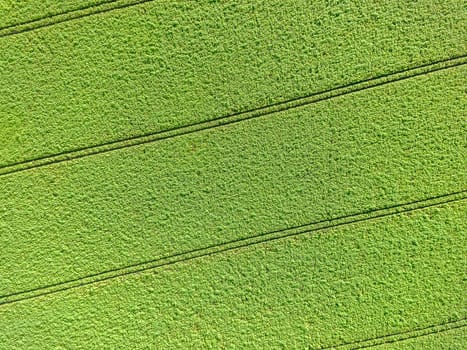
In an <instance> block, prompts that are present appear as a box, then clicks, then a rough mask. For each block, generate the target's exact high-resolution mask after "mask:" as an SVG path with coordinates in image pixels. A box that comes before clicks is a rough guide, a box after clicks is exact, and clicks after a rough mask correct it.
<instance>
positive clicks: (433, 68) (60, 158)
mask: <svg viewBox="0 0 467 350" xmlns="http://www.w3.org/2000/svg"><path fill="white" fill-rule="evenodd" d="M466 63H467V55H463V56H458V57H453V58H450V59H447V60H441V61H437V62H432V63H429V64H425V65H421V66H418V67H416V68H410V69H405V70H402V71H399V72H396V73H388V74H386V75H382V76H379V77H376V78H371V79H366V80H362V81H358V82H353V83H350V84H346V85H342V86H339V87H335V88H332V89H329V90H325V91H321V92H317V93H313V94H310V95H307V96H303V97H300V98H295V99H290V100H287V101H283V102H278V103H274V104H270V105H267V106H264V107H258V108H254V109H251V110H248V111H244V112H238V113H234V114H229V115H226V116H220V117H217V118H215V119H211V120H208V121H204V122H198V123H193V124H189V125H184V126H180V127H174V128H172V129H167V130H163V131H159V132H154V133H148V134H144V135H139V136H134V137H130V138H126V139H122V140H116V141H109V142H106V143H101V144H98V145H93V146H88V147H83V148H76V149H74V150H70V151H64V152H61V153H58V154H54V155H49V156H44V157H40V158H35V159H31V160H25V161H22V162H17V163H15V164H10V165H4V166H2V167H0V177H1V176H5V175H9V174H14V173H18V172H22V171H26V170H30V169H35V168H40V167H43V166H47V165H52V164H56V163H61V162H65V161H71V160H75V159H79V158H83V157H88V156H92V155H96V154H101V153H107V152H110V151H115V150H119V149H123V148H128V147H133V146H137V145H142V144H147V143H152V142H156V141H162V140H166V139H171V138H175V137H179V136H183V135H188V134H193V133H196V132H200V131H204V130H208V129H214V128H219V127H223V126H227V125H231V124H234V123H238V122H242V121H246V120H250V119H255V118H260V117H265V116H268V115H271V114H274V113H280V112H284V111H287V110H290V109H294V108H298V107H303V106H307V105H311V104H315V103H318V102H321V101H326V100H331V99H334V98H337V97H340V96H344V95H349V94H353V93H357V92H360V91H364V90H368V89H372V88H375V87H378V86H382V85H387V84H390V83H395V82H398V81H402V80H406V79H410V78H414V77H417V76H423V75H427V74H430V73H434V72H437V71H441V70H445V69H450V68H455V67H459V66H462V65H465V64H466Z"/></svg>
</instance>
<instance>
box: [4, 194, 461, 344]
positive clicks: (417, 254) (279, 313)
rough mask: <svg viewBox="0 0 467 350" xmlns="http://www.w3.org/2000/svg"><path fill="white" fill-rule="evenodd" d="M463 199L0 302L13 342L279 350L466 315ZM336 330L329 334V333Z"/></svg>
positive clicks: (8, 340) (6, 332) (6, 333)
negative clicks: (134, 273)
mask: <svg viewBox="0 0 467 350" xmlns="http://www.w3.org/2000/svg"><path fill="white" fill-rule="evenodd" d="M465 208H466V207H465V201H463V202H460V203H457V204H452V205H444V206H438V207H435V208H431V209H428V208H427V209H424V210H420V211H414V212H412V213H411V214H410V215H396V216H392V217H388V218H384V219H379V220H374V221H367V222H364V223H360V224H353V225H349V226H347V227H341V228H335V229H330V230H324V231H321V232H317V233H314V234H304V235H300V236H296V237H292V238H284V239H281V240H277V241H271V242H267V243H264V244H260V245H254V246H251V247H248V248H243V249H240V250H234V251H231V252H225V253H223V254H216V255H213V256H206V257H203V258H200V259H196V260H192V261H187V262H185V263H180V264H174V265H172V266H168V267H163V268H160V269H155V270H154V271H150V272H146V273H142V274H137V275H132V276H126V277H124V278H121V279H115V280H111V281H107V282H101V283H97V284H93V285H92V286H86V287H81V288H78V289H71V290H68V291H66V292H62V293H60V294H57V295H50V296H46V297H39V298H37V299H32V300H27V301H23V302H20V303H17V304H12V305H11V306H10V305H4V306H3V307H1V308H0V315H1V321H0V327H1V328H2V329H3V332H2V334H1V335H0V341H1V342H3V343H4V344H7V345H8V346H9V347H11V348H14V347H15V346H20V347H23V348H31V347H32V348H33V347H40V346H41V344H50V346H51V347H60V346H63V347H67V346H68V347H71V348H77V349H78V348H83V349H89V348H93V349H94V348H96V349H99V348H107V347H109V342H111V343H113V342H115V343H118V344H119V347H121V348H131V347H132V344H135V343H136V342H140V344H144V346H143V347H146V348H161V349H170V348H174V349H184V348H196V349H204V348H222V347H225V348H258V349H262V348H264V346H265V344H267V345H268V348H274V349H276V348H286V349H293V348H299V349H304V348H307V346H310V347H311V348H312V349H316V348H319V347H321V346H329V345H336V344H341V343H347V342H354V341H357V340H359V339H366V338H373V337H376V336H378V335H380V334H386V333H394V332H400V331H401V330H402V331H407V330H410V329H411V328H412V327H420V326H428V325H432V324H437V323H448V322H450V321H451V320H455V319H458V318H461V317H463V316H465V313H466V311H467V310H466V307H465V306H466V305H465V303H464V301H463V300H462V298H459V292H460V291H461V290H462V289H464V287H465V281H464V278H463V277H464V270H465V264H464V257H465V254H466V253H467V249H466V247H467V245H466V243H467V242H466V239H465V229H466V228H467V227H466V226H467V225H466V222H467V213H466V211H465ZM330 325H332V330H330Z"/></svg>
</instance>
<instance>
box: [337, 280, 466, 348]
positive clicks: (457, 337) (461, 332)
mask: <svg viewBox="0 0 467 350" xmlns="http://www.w3.org/2000/svg"><path fill="white" fill-rule="evenodd" d="M464 288H465V287H464ZM466 344H467V329H466V328H465V327H464V328H457V329H452V330H448V331H445V332H441V333H435V334H430V335H428V336H424V337H418V338H415V339H407V340H404V341H401V342H397V343H392V344H384V345H380V346H375V347H374V349H375V350H427V349H433V350H458V349H464V348H465V346H466ZM342 350H345V349H342Z"/></svg>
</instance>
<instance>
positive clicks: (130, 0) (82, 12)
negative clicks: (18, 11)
mask: <svg viewBox="0 0 467 350" xmlns="http://www.w3.org/2000/svg"><path fill="white" fill-rule="evenodd" d="M153 1H156V0H107V1H102V2H101V3H99V4H95V5H91V6H87V7H82V8H78V9H74V10H70V11H65V12H62V13H57V14H54V15H51V16H44V17H41V18H37V19H34V20H30V21H25V22H22V23H17V24H12V25H8V26H5V27H3V28H0V38H2V37H8V36H12V35H16V34H21V33H26V32H30V31H33V30H37V29H40V28H46V27H51V26H54V25H56V24H59V23H63V22H69V21H72V20H77V19H80V18H84V17H89V16H93V15H97V14H101V13H105V12H111V11H115V10H120V9H124V8H127V7H131V6H136V5H141V4H144V3H147V2H153Z"/></svg>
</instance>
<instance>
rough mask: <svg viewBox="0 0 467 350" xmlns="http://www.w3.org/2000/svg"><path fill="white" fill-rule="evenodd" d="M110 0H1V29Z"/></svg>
mask: <svg viewBox="0 0 467 350" xmlns="http://www.w3.org/2000/svg"><path fill="white" fill-rule="evenodd" d="M108 1H109V0H84V1H83V0H66V1H56V0H40V1H37V0H21V1H13V0H0V31H1V30H2V29H3V28H5V27H11V26H15V25H20V24H22V23H27V22H30V21H34V20H38V19H42V18H45V17H49V16H54V15H59V14H62V13H64V12H68V11H75V10H78V9H81V8H86V7H88V6H92V5H96V4H100V3H103V2H108Z"/></svg>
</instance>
